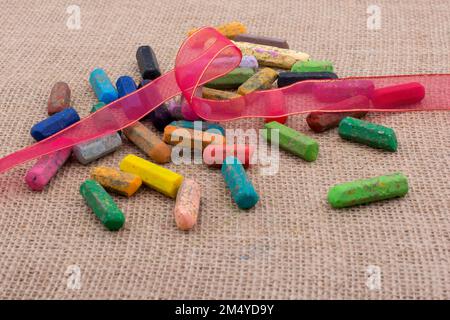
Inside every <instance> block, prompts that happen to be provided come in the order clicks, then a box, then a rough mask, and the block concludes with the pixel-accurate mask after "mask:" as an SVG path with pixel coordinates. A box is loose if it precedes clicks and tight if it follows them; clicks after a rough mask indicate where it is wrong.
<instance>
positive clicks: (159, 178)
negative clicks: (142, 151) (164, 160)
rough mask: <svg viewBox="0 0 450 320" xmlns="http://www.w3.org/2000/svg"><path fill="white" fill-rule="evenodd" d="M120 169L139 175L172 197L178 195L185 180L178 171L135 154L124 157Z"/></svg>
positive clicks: (151, 185) (148, 184)
mask: <svg viewBox="0 0 450 320" xmlns="http://www.w3.org/2000/svg"><path fill="white" fill-rule="evenodd" d="M120 170H122V171H124V172H129V173H133V174H136V175H138V176H139V177H141V179H142V181H143V182H144V184H145V185H146V186H148V187H150V188H152V189H155V190H156V191H159V192H161V193H162V194H164V195H166V196H169V197H171V198H175V197H176V196H177V192H178V188H179V187H180V185H181V183H182V182H183V176H181V175H179V174H178V173H175V172H173V171H171V170H169V169H166V168H163V167H161V166H158V165H157V164H154V163H153V162H150V161H147V160H145V159H142V158H139V157H138V156H135V155H133V154H129V155H127V156H126V157H125V158H123V160H122V162H121V163H120Z"/></svg>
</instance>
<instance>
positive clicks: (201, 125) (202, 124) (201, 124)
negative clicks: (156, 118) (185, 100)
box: [170, 120, 225, 136]
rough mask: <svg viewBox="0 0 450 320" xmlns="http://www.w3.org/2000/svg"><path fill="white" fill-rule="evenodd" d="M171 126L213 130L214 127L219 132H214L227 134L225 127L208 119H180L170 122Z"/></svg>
mask: <svg viewBox="0 0 450 320" xmlns="http://www.w3.org/2000/svg"><path fill="white" fill-rule="evenodd" d="M170 125H171V126H175V127H180V128H186V129H194V130H199V129H200V130H201V131H206V130H211V129H214V130H216V131H218V132H212V133H218V134H221V135H223V136H224V135H225V129H224V128H223V127H222V126H221V125H220V124H217V123H212V122H206V121H198V120H197V121H187V120H178V121H172V122H171V123H170Z"/></svg>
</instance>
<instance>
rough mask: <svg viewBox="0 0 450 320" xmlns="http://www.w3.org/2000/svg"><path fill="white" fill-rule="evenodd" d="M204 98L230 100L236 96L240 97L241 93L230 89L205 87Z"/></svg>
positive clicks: (203, 89) (203, 90)
mask: <svg viewBox="0 0 450 320" xmlns="http://www.w3.org/2000/svg"><path fill="white" fill-rule="evenodd" d="M202 94H203V98H205V99H211V100H229V99H234V98H239V97H240V95H238V94H236V93H234V92H230V91H222V90H217V89H212V88H207V87H203V88H202Z"/></svg>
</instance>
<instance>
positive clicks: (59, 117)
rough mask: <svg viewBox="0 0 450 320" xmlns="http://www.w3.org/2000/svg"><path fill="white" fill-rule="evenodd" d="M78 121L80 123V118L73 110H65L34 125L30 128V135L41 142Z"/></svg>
mask: <svg viewBox="0 0 450 320" xmlns="http://www.w3.org/2000/svg"><path fill="white" fill-rule="evenodd" d="M78 121H80V116H79V115H78V113H77V112H76V110H75V109H74V108H67V109H64V110H63V111H61V112H58V113H55V114H54V115H52V116H51V117H48V118H47V119H45V120H42V121H41V122H39V123H36V124H35V125H34V126H33V127H32V128H31V131H30V133H31V136H32V137H33V138H34V139H36V141H41V140H44V139H46V138H48V137H50V136H52V135H54V134H55V133H57V132H59V131H61V130H63V129H65V128H67V127H69V126H70V125H72V124H74V123H75V122H78Z"/></svg>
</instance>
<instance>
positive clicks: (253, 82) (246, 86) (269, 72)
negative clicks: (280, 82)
mask: <svg viewBox="0 0 450 320" xmlns="http://www.w3.org/2000/svg"><path fill="white" fill-rule="evenodd" d="M277 78H278V73H277V72H276V71H275V70H273V69H270V68H264V69H261V70H259V71H258V72H257V73H255V74H254V75H253V76H252V77H251V78H250V79H248V80H247V81H245V82H244V83H243V84H241V86H240V87H239V88H238V91H237V92H238V93H239V94H241V95H246V94H249V93H251V92H253V91H256V90H266V89H270V88H271V87H272V84H273V83H274V82H275V80H277Z"/></svg>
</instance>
